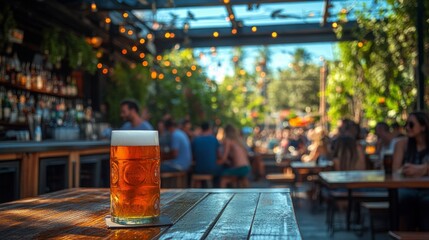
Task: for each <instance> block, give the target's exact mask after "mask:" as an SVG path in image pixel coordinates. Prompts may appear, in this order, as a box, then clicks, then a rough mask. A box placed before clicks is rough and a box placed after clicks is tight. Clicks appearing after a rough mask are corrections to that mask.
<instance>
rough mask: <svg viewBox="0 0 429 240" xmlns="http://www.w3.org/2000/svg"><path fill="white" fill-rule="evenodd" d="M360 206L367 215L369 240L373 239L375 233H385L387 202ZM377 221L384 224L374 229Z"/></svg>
mask: <svg viewBox="0 0 429 240" xmlns="http://www.w3.org/2000/svg"><path fill="white" fill-rule="evenodd" d="M361 206H362V208H363V209H364V210H366V211H367V212H368V215H369V227H370V232H371V239H373V240H374V239H375V233H376V232H386V231H387V230H389V215H388V213H389V202H363V203H361ZM377 219H379V221H380V222H383V223H384V224H383V225H382V226H377V227H376V225H377V224H376V220H377ZM378 225H381V224H378Z"/></svg>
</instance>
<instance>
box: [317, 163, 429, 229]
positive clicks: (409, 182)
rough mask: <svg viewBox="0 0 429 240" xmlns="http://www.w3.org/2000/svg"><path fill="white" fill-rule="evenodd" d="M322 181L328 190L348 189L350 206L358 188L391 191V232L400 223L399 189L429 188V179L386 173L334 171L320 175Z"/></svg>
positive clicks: (375, 171)
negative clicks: (353, 191)
mask: <svg viewBox="0 0 429 240" xmlns="http://www.w3.org/2000/svg"><path fill="white" fill-rule="evenodd" d="M319 176H320V180H321V181H322V183H323V184H325V185H326V186H327V187H328V188H347V189H348V190H349V194H348V196H349V204H350V202H351V201H352V199H351V195H352V190H353V189H357V188H386V189H388V191H389V214H390V220H391V224H390V225H391V230H397V229H398V227H399V223H398V219H399V217H398V213H397V208H398V188H429V177H422V178H407V177H404V176H402V175H400V174H397V173H393V174H392V175H385V174H384V171H377V170H371V171H332V172H321V173H319Z"/></svg>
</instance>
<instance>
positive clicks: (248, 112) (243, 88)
mask: <svg viewBox="0 0 429 240" xmlns="http://www.w3.org/2000/svg"><path fill="white" fill-rule="evenodd" d="M269 55H270V54H269V51H268V48H266V47H264V48H261V49H260V51H259V56H258V57H257V59H256V61H257V64H258V65H259V66H260V67H261V71H263V72H264V73H265V77H260V76H257V75H256V74H252V73H249V72H246V71H245V70H244V67H243V59H244V55H243V50H242V49H241V48H235V49H234V57H235V58H234V59H236V61H234V62H233V64H234V74H233V75H232V76H226V77H225V79H224V81H223V82H222V83H221V84H220V85H219V98H220V103H219V104H220V109H221V111H220V114H221V116H220V118H221V120H222V124H225V123H231V124H233V125H235V126H240V127H242V126H254V125H255V124H257V123H260V122H261V121H262V120H263V119H264V118H265V113H266V112H267V109H266V107H265V105H266V96H265V95H266V93H265V88H266V85H267V83H268V81H269V79H270V75H269V73H268V72H267V69H266V63H267V61H268V60H269Z"/></svg>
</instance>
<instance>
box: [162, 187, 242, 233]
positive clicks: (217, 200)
mask: <svg viewBox="0 0 429 240" xmlns="http://www.w3.org/2000/svg"><path fill="white" fill-rule="evenodd" d="M233 195H234V194H232V193H214V194H210V195H209V196H207V197H206V198H205V199H203V200H202V201H201V202H200V203H199V204H198V205H197V206H195V208H193V209H191V210H190V211H189V212H188V213H187V214H186V215H185V216H184V217H183V218H182V219H180V221H179V222H177V223H176V224H174V225H173V226H171V227H170V228H169V229H168V230H167V231H166V232H164V233H163V235H162V236H161V237H160V239H202V238H203V237H204V236H205V235H206V234H207V233H208V231H209V230H210V229H211V227H212V226H213V225H214V224H215V223H216V220H217V218H218V216H219V215H220V214H221V213H222V211H223V209H224V208H225V206H226V205H227V204H228V202H229V201H230V200H231V198H232V196H233Z"/></svg>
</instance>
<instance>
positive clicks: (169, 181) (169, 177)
mask: <svg viewBox="0 0 429 240" xmlns="http://www.w3.org/2000/svg"><path fill="white" fill-rule="evenodd" d="M187 178H188V173H187V172H163V173H161V187H162V188H186V187H187V185H188V184H187Z"/></svg>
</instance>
